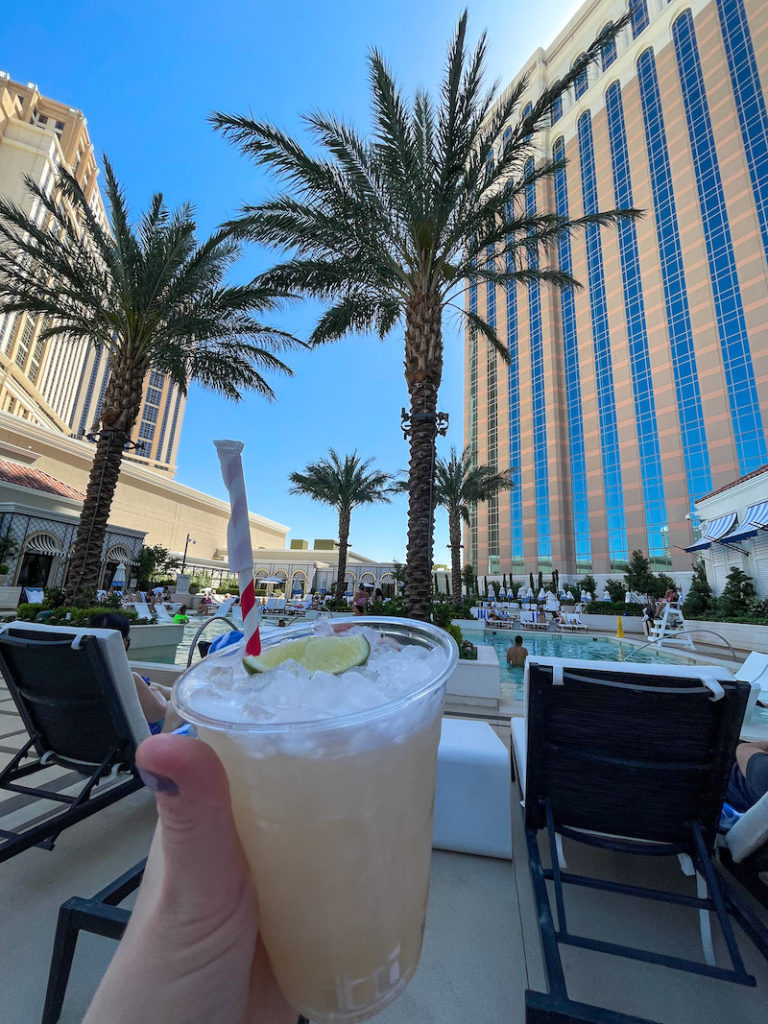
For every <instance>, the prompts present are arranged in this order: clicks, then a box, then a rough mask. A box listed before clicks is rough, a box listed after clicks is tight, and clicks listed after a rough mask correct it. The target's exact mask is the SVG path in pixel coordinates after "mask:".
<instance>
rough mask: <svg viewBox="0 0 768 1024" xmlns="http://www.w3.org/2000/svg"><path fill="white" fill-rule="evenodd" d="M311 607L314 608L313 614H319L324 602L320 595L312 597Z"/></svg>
mask: <svg viewBox="0 0 768 1024" xmlns="http://www.w3.org/2000/svg"><path fill="white" fill-rule="evenodd" d="M310 607H311V608H312V611H313V612H319V611H320V609H321V608H322V607H323V602H322V600H321V598H320V595H319V594H313V595H312V604H311V606H310Z"/></svg>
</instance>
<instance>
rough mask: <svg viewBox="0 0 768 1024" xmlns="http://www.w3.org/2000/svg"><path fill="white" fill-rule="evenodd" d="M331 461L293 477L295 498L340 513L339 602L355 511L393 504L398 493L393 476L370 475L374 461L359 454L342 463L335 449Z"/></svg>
mask: <svg viewBox="0 0 768 1024" xmlns="http://www.w3.org/2000/svg"><path fill="white" fill-rule="evenodd" d="M328 456H329V457H328V458H327V459H320V460H319V461H318V462H310V463H309V465H308V466H307V468H306V469H305V470H304V472H303V473H291V475H290V478H289V479H290V481H291V483H292V484H293V487H291V494H306V495H307V496H308V497H310V498H313V499H314V500H315V501H321V502H322V503H323V504H324V505H330V506H331V508H335V509H336V511H337V512H338V513H339V565H338V570H337V576H336V600H337V601H341V600H342V599H343V597H344V577H345V575H346V572H347V548H348V546H349V522H350V518H351V516H352V509H353V508H357V507H358V505H371V504H373V502H375V501H385V502H388V501H389V495H390V494H391V493H392V492H393V491H394V490H395V489H396V488H395V487H394V485H393V478H392V477H391V476H390V474H389V473H384V472H380V471H379V470H372V471H370V472H369V471H368V467H369V466H370V465H371V463H372V462H373V459H367V460H366V461H365V462H362V461H361V460H360V459H359V458H358V457H357V451H355V452H353V453H352V455H346V456H345V457H344V461H343V462H342V461H341V459H340V458H339V456H338V455H337V454H336V452H335V451H334V450H333V448H330V449H329V450H328Z"/></svg>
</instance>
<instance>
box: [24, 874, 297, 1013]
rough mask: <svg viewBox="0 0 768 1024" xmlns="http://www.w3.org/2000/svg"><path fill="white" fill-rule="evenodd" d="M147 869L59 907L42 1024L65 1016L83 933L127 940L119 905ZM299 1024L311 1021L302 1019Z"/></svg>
mask: <svg viewBox="0 0 768 1024" xmlns="http://www.w3.org/2000/svg"><path fill="white" fill-rule="evenodd" d="M146 866H147V859H146V857H145V858H144V860H141V861H139V863H138V864H134V866H133V867H132V868H129V869H128V871H126V872H125V873H124V874H122V875H120V877H119V878H116V879H115V880H114V882H110V883H109V885H106V886H105V887H104V888H103V889H100V890H99V892H97V893H96V894H95V896H91V897H90V898H84V897H82V896H73V897H72V898H71V899H68V900H67V901H66V902H65V903H62V905H61V906H60V907H59V917H58V921H57V923H56V936H55V938H54V942H53V953H52V955H51V967H50V970H49V972H48V988H47V989H46V993H45V1005H44V1007H43V1016H42V1020H41V1024H56V1022H57V1021H58V1020H59V1018H60V1017H61V1010H62V1007H63V1005H64V997H65V995H66V993H67V985H68V983H69V975H70V973H71V971H72V961H73V960H74V956H75V948H76V946H77V940H78V937H79V935H80V932H81V931H84V932H91V933H92V934H94V935H102V936H104V938H107V939H116V940H117V941H119V940H120V939H121V938H122V937H123V934H124V932H125V929H126V927H127V926H128V921H129V920H130V918H131V911H130V910H127V909H126V908H124V907H121V906H120V905H119V904H120V903H122V902H123V900H125V899H127V898H128V896H130V895H131V893H133V892H135V891H136V889H138V887H139V885H140V884H141V880H142V878H143V877H144V869H145V868H146ZM298 1024H310V1022H309V1021H308V1020H306V1018H305V1017H299V1019H298Z"/></svg>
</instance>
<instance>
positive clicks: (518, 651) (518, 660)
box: [507, 635, 528, 666]
mask: <svg viewBox="0 0 768 1024" xmlns="http://www.w3.org/2000/svg"><path fill="white" fill-rule="evenodd" d="M527 657H528V649H527V648H525V647H523V638H522V637H521V636H519V635H518V636H516V637H515V643H514V645H513V646H512V647H510V648H509V650H508V651H507V664H508V665H512V666H522V665H524V664H525V659H526V658H527Z"/></svg>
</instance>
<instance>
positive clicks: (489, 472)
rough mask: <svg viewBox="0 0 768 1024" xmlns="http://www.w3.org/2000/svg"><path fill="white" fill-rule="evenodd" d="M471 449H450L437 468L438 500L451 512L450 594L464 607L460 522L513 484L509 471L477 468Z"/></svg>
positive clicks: (449, 536)
mask: <svg viewBox="0 0 768 1024" xmlns="http://www.w3.org/2000/svg"><path fill="white" fill-rule="evenodd" d="M473 463H474V453H473V450H472V448H471V447H470V448H465V449H464V451H463V452H462V454H461V455H460V456H459V455H457V454H456V449H455V448H451V456H450V458H449V459H447V460H446V459H438V460H437V463H436V465H435V501H436V503H437V504H438V505H442V506H443V508H444V509H445V510H446V511H447V512H448V540H449V542H450V547H451V593H452V598H453V603H454V605H456V606H458V605H460V604H461V523H462V520H463V521H464V522H465V523H469V513H470V510H471V509H472V508H474V506H475V505H477V504H478V502H481V501H488V500H489V499H490V498H493V497H495V496H496V495H497V494H498V493H499V491H508V490H510V489H511V488H512V487H513V486H514V485H513V483H512V481H511V479H510V470H508V469H505V470H502V472H499V471H498V470H496V469H493V468H492V467H491V466H475V465H474V464H473Z"/></svg>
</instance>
